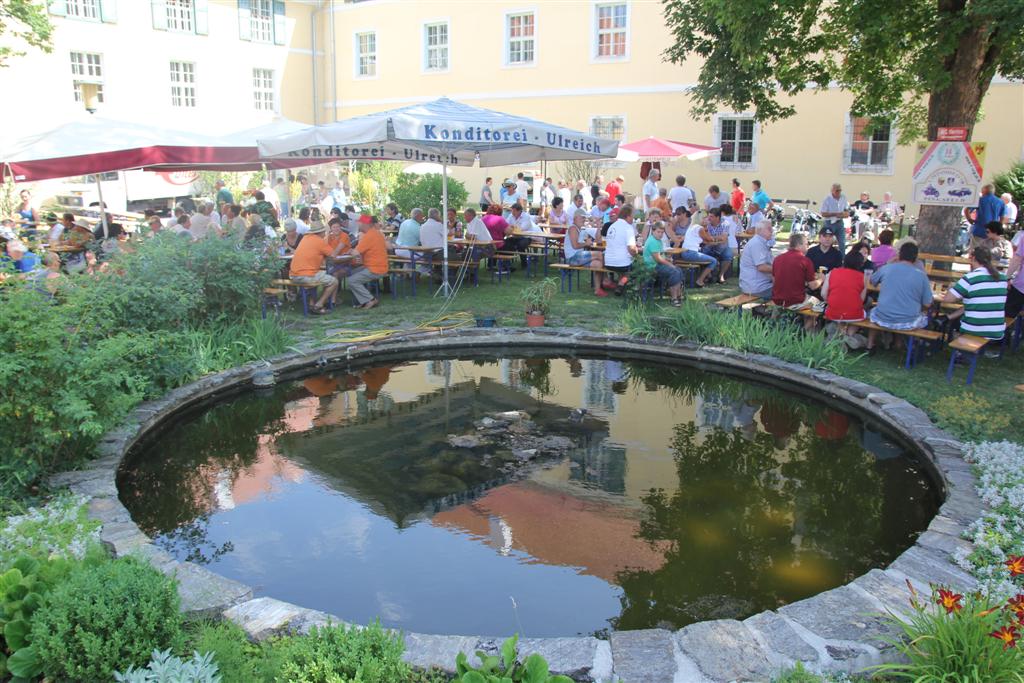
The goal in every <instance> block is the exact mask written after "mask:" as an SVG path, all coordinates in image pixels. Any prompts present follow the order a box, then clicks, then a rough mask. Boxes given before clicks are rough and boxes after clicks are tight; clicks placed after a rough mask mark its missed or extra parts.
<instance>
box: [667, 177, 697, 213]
mask: <svg viewBox="0 0 1024 683" xmlns="http://www.w3.org/2000/svg"><path fill="white" fill-rule="evenodd" d="M693 200H694V198H693V192H691V191H690V188H688V187H686V176H683V175H677V176H676V186H675V187H673V188H672V189H671V190H669V191H668V203H669V204H671V205H672V211H675V210H676V209H678V208H679V207H680V206H681V207H683V208H684V209H686V210H688V211H689V209H690V205H691V204H692V203H693Z"/></svg>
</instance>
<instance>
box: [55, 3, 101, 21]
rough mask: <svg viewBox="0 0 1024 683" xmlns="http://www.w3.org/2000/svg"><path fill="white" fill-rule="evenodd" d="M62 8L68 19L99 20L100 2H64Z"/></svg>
mask: <svg viewBox="0 0 1024 683" xmlns="http://www.w3.org/2000/svg"><path fill="white" fill-rule="evenodd" d="M64 6H65V8H66V10H67V16H69V17H74V18H75V19H89V20H92V21H99V20H100V0H65V5H64Z"/></svg>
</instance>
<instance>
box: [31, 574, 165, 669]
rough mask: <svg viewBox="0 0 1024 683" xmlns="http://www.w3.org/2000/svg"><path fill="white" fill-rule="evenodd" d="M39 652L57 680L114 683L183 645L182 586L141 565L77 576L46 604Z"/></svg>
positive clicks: (35, 638) (36, 628)
mask: <svg viewBox="0 0 1024 683" xmlns="http://www.w3.org/2000/svg"><path fill="white" fill-rule="evenodd" d="M31 634H32V637H31V642H32V646H33V647H34V648H35V650H36V654H38V656H39V659H40V661H41V663H42V667H43V671H44V672H45V673H46V675H47V676H48V677H50V678H56V679H59V680H73V681H109V680H110V679H111V678H112V677H113V674H114V672H115V671H117V670H119V669H121V668H123V667H124V666H133V665H140V664H144V663H145V662H147V661H149V657H150V653H151V652H152V651H153V650H155V649H160V648H166V647H170V648H172V649H174V650H177V649H179V648H180V646H181V644H182V630H181V614H180V612H179V601H178V593H177V589H176V586H175V583H174V581H172V580H171V579H169V578H167V577H165V576H164V575H163V574H161V573H160V572H158V571H157V570H156V569H154V568H152V567H150V566H149V565H148V564H144V563H141V562H139V561H138V560H135V559H133V558H120V559H117V560H113V561H110V562H104V563H102V564H96V565H88V564H87V565H83V566H81V567H78V568H76V569H75V570H74V571H72V572H71V574H70V576H68V578H67V580H66V581H64V582H62V583H60V584H59V585H57V586H56V587H55V588H54V589H53V590H52V591H50V593H49V594H47V595H46V596H45V597H44V598H43V602H42V605H41V606H40V608H39V610H38V611H37V612H36V614H35V616H34V618H33V620H32V631H31Z"/></svg>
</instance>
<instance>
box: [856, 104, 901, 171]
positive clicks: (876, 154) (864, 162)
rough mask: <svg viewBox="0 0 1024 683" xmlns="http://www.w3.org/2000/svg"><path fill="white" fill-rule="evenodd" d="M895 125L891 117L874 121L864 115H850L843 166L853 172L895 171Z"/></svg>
mask: <svg viewBox="0 0 1024 683" xmlns="http://www.w3.org/2000/svg"><path fill="white" fill-rule="evenodd" d="M894 149H895V144H894V142H893V125H892V122H891V121H882V122H877V123H876V124H875V125H874V126H872V125H871V119H869V118H867V117H864V116H852V115H851V116H849V117H847V125H846V149H845V150H844V153H843V170H844V171H847V172H850V173H886V174H888V173H892V170H893V169H892V157H893V151H894Z"/></svg>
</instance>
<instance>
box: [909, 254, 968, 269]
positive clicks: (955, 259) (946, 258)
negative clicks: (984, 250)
mask: <svg viewBox="0 0 1024 683" xmlns="http://www.w3.org/2000/svg"><path fill="white" fill-rule="evenodd" d="M917 257H918V258H919V259H921V260H922V261H925V262H927V261H939V262H941V263H959V264H961V265H965V266H969V265H970V264H971V260H970V259H969V258H965V257H963V256H951V255H949V254H928V253H925V252H921V253H919V254H918V255H917Z"/></svg>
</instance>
